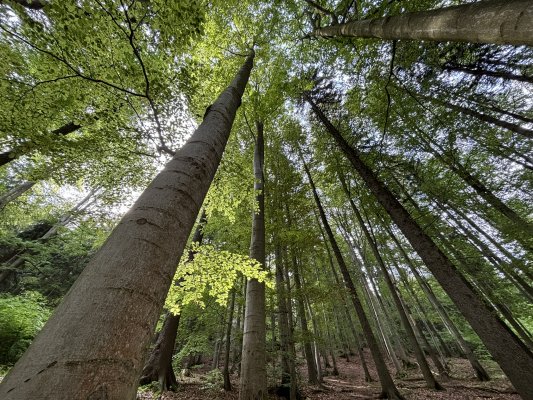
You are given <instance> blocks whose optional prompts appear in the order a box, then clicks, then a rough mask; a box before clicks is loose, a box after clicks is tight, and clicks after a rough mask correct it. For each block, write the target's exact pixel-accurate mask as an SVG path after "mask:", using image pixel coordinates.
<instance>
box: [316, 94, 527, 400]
mask: <svg viewBox="0 0 533 400" xmlns="http://www.w3.org/2000/svg"><path fill="white" fill-rule="evenodd" d="M306 99H307V101H308V102H309V104H310V105H311V107H312V108H313V111H314V112H315V114H316V115H317V117H318V118H319V120H320V121H321V122H322V123H323V124H324V126H325V127H326V128H327V130H328V132H329V133H330V135H331V136H332V137H333V138H334V139H335V141H336V143H337V145H338V146H339V148H340V149H341V150H342V152H343V153H344V154H345V155H346V157H347V158H348V160H349V161H350V163H351V164H352V166H353V167H354V169H355V170H356V171H357V172H358V174H359V176H360V177H361V178H362V179H363V180H364V182H365V183H366V185H367V187H368V188H369V189H370V191H371V192H372V194H373V195H374V196H375V197H376V199H377V200H378V202H379V203H380V204H381V205H382V206H383V208H384V209H385V210H386V211H387V213H388V214H389V215H390V216H391V218H392V220H393V221H394V222H395V223H396V225H397V226H398V227H399V228H400V230H401V231H402V233H403V234H404V235H405V237H406V238H407V239H408V240H409V242H410V243H411V246H413V248H414V249H415V250H416V252H417V253H418V254H419V256H420V257H421V258H422V260H423V261H424V263H425V264H426V265H427V267H428V268H429V270H430V271H431V272H432V274H433V276H434V277H435V278H436V279H437V281H438V282H439V283H440V285H441V286H442V288H443V289H444V290H445V291H446V293H448V295H449V296H450V298H451V299H452V301H453V302H454V303H455V305H456V306H457V308H458V309H459V310H460V311H461V313H462V314H463V315H464V317H465V318H466V320H467V321H468V322H469V323H470V325H471V326H472V328H473V329H474V331H475V332H476V333H477V334H478V336H479V337H480V339H481V340H482V341H483V343H484V344H485V346H486V347H487V349H488V350H489V352H490V353H491V354H492V356H493V357H494V359H495V360H496V362H497V363H498V364H499V365H500V367H501V368H502V370H503V371H504V373H505V374H506V375H507V377H508V378H509V379H510V381H511V382H512V384H513V385H514V387H515V389H516V390H517V391H518V392H519V393H520V394H521V396H522V397H523V398H524V399H526V400H532V399H533V391H531V372H530V371H533V354H532V353H531V351H530V350H529V349H528V348H527V347H526V346H525V345H524V344H523V343H522V342H521V341H520V339H519V338H517V337H516V335H515V334H514V333H513V332H512V331H511V330H510V329H509V328H508V327H507V326H506V325H505V324H504V323H503V322H502V320H501V319H500V318H498V316H497V315H495V314H494V312H493V310H492V307H490V306H489V305H488V304H486V303H485V302H484V301H483V299H482V298H481V297H480V296H479V294H478V293H476V291H475V290H474V288H473V287H472V286H471V285H470V284H469V283H468V282H467V281H466V280H465V278H464V277H463V276H462V275H461V273H460V272H459V271H458V270H457V268H456V267H455V265H454V264H452V262H451V261H450V260H449V259H448V257H447V256H446V255H445V254H444V253H443V252H442V251H441V250H440V249H439V248H438V247H437V245H436V244H435V243H434V242H433V240H432V239H431V238H430V237H429V236H428V235H427V234H426V233H425V232H424V230H423V229H422V228H421V227H420V226H419V225H418V223H417V222H416V221H415V220H414V219H413V217H411V215H410V214H409V212H408V211H407V210H406V209H405V208H404V207H403V206H402V205H401V204H400V202H399V201H398V200H397V199H396V197H394V195H393V194H392V192H391V191H390V190H389V189H388V188H387V187H386V186H385V184H384V183H383V182H381V181H380V180H379V179H378V177H377V176H376V174H375V173H374V172H373V171H372V170H371V169H370V168H369V167H368V166H367V165H366V164H365V163H364V162H363V160H362V159H361V157H360V154H359V152H358V151H357V150H356V149H354V148H352V147H351V146H350V145H349V144H348V142H346V140H345V139H344V137H343V136H342V135H341V133H340V132H339V131H338V130H337V129H336V128H335V127H334V126H333V125H332V124H331V122H330V121H329V120H328V119H327V117H326V116H325V115H324V113H323V112H322V111H321V110H320V109H319V108H318V107H317V105H316V104H315V103H314V102H313V101H312V100H311V98H310V97H309V96H307V97H306Z"/></svg>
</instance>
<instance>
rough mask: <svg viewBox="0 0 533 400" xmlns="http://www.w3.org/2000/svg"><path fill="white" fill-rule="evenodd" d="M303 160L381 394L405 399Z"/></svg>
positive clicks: (389, 397)
mask: <svg viewBox="0 0 533 400" xmlns="http://www.w3.org/2000/svg"><path fill="white" fill-rule="evenodd" d="M302 162H303V166H304V170H305V173H306V175H307V178H308V180H309V185H310V186H311V190H312V193H313V198H314V199H315V203H316V206H317V208H318V213H319V215H320V219H321V221H322V226H323V228H324V231H325V232H326V235H327V238H328V240H329V243H330V244H331V248H332V250H333V254H334V255H335V258H336V259H337V264H338V265H339V268H340V270H341V274H342V277H343V279H344V284H345V285H346V288H347V289H348V291H349V292H350V297H351V299H352V303H353V305H354V308H355V311H356V313H357V317H358V319H359V322H360V323H361V328H362V330H363V334H364V336H365V339H366V342H367V345H368V347H369V348H370V352H371V354H372V358H373V359H374V364H375V365H376V370H377V373H378V376H379V381H380V383H381V396H383V397H384V398H388V399H403V397H402V395H401V394H400V392H399V391H398V389H397V388H396V385H395V384H394V381H393V379H392V377H391V375H390V373H389V370H388V369H387V365H386V364H385V360H384V359H383V355H382V354H381V351H380V349H379V346H378V342H377V340H376V337H375V336H374V333H373V332H372V328H371V326H370V321H369V320H368V318H367V316H366V314H365V311H364V308H363V305H362V304H361V300H360V299H359V295H358V294H357V291H356V289H355V285H354V283H353V281H352V278H351V276H350V273H349V272H348V267H347V266H346V262H345V261H344V257H343V256H342V253H341V250H340V248H339V245H338V244H337V241H336V239H335V236H334V235H333V231H332V230H331V227H330V225H329V222H328V220H327V217H326V213H325V211H324V208H323V207H322V203H321V202H320V198H319V197H318V193H317V190H316V187H315V184H314V182H313V179H312V177H311V172H310V171H309V168H308V167H307V164H305V162H304V161H303V158H302Z"/></svg>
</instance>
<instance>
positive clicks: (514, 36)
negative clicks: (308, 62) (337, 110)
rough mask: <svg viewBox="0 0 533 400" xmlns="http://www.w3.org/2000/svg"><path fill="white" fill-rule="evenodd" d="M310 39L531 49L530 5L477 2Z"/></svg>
mask: <svg viewBox="0 0 533 400" xmlns="http://www.w3.org/2000/svg"><path fill="white" fill-rule="evenodd" d="M313 35H314V36H321V37H336V36H348V37H357V38H379V39H391V40H398V39H413V40H434V41H441V42H446V41H451V42H472V43H494V44H514V45H529V46H531V45H533V4H531V1H529V0H489V1H478V2H475V3H470V4H464V5H460V6H454V7H446V8H440V9H436V10H430V11H419V12H410V13H404V14H400V15H395V16H390V17H384V18H376V19H369V20H362V21H361V20H360V21H351V22H347V23H345V24H338V25H331V26H327V27H324V28H319V29H315V30H314V32H313Z"/></svg>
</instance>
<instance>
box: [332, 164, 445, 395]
mask: <svg viewBox="0 0 533 400" xmlns="http://www.w3.org/2000/svg"><path fill="white" fill-rule="evenodd" d="M339 180H340V182H341V186H342V188H343V190H344V193H345V194H346V197H347V198H348V201H349V202H350V206H351V207H352V211H353V213H354V214H355V217H356V218H357V222H358V223H359V227H360V228H361V230H362V231H363V234H364V236H365V238H366V241H367V243H368V245H369V246H370V249H371V250H372V254H373V255H374V259H375V260H376V262H377V264H378V266H379V268H380V270H381V276H382V277H383V279H384V280H385V284H386V285H387V287H388V288H389V293H390V295H391V297H392V300H393V301H394V304H395V306H396V311H397V312H398V315H399V316H400V321H401V323H402V326H403V329H404V330H405V334H406V336H407V339H408V340H409V344H410V345H411V348H412V349H413V351H414V353H415V357H416V360H417V361H418V365H419V367H420V371H421V372H422V375H423V376H424V380H425V381H426V385H427V387H428V388H430V389H436V390H441V389H442V386H441V385H440V384H439V383H438V382H437V380H436V379H435V377H434V376H433V373H432V372H431V368H430V367H429V364H428V362H427V360H426V357H425V356H424V352H423V351H422V348H421V347H420V344H419V343H418V341H417V340H416V336H415V332H414V327H413V326H411V323H410V322H409V318H408V316H407V313H406V310H404V308H403V304H402V301H401V299H400V296H399V295H398V293H397V292H396V288H395V286H394V283H393V282H392V279H391V277H390V276H389V271H388V270H387V267H386V266H385V262H384V261H383V258H382V257H381V254H380V253H379V250H378V247H377V244H376V242H375V241H374V238H373V236H372V235H371V234H370V231H369V230H368V228H367V226H366V224H365V222H364V220H363V217H362V216H361V213H360V212H359V209H358V208H357V206H356V205H355V203H354V201H353V200H352V197H351V194H350V192H349V190H348V186H346V181H345V179H344V177H343V176H342V174H339Z"/></svg>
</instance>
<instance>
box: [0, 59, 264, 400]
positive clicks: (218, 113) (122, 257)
mask: <svg viewBox="0 0 533 400" xmlns="http://www.w3.org/2000/svg"><path fill="white" fill-rule="evenodd" d="M253 56H254V53H253V52H252V53H251V54H250V56H249V57H247V59H246V62H245V63H244V65H243V67H242V68H241V69H240V71H239V72H238V74H237V76H236V77H235V79H234V80H233V82H232V83H231V84H230V86H229V87H228V88H227V89H226V90H224V92H222V94H221V95H220V96H219V98H218V99H217V100H216V101H215V102H214V103H213V105H211V107H210V109H209V110H208V111H207V113H206V115H205V118H204V121H203V122H202V123H201V124H200V126H199V127H198V129H196V131H195V133H194V134H193V135H192V136H191V138H190V139H189V140H188V141H187V142H186V143H185V144H184V145H183V147H182V148H181V149H180V150H179V151H177V152H176V154H175V156H174V157H173V158H172V160H171V161H170V162H169V163H168V164H167V165H166V167H165V168H164V169H163V171H161V172H160V173H159V174H158V175H157V177H156V178H155V179H154V181H153V182H152V183H151V185H150V186H149V187H148V188H147V189H146V190H145V191H144V193H143V194H142V195H141V196H140V197H139V199H138V200H137V201H136V202H135V204H134V205H133V206H132V208H131V209H130V211H129V212H128V213H127V214H126V215H125V216H124V218H123V219H122V221H121V222H120V223H119V225H118V226H117V227H116V228H115V229H114V231H113V232H112V233H111V235H110V236H109V238H108V239H107V241H106V242H105V243H104V245H103V246H102V247H101V248H100V250H99V251H98V252H97V253H96V255H95V256H94V257H93V258H92V259H91V261H90V262H89V264H88V265H87V266H86V267H85V269H84V270H83V272H82V274H81V275H80V277H79V278H78V279H77V281H76V283H75V284H74V286H73V287H72V288H71V289H70V291H69V292H68V294H67V295H66V296H65V298H64V299H63V302H62V303H61V304H60V305H59V307H58V308H57V309H56V310H55V312H54V314H53V315H52V317H51V318H50V319H49V320H48V322H47V323H46V325H45V326H44V328H43V329H42V331H41V332H40V333H39V334H38V335H37V337H36V338H35V340H34V341H33V343H32V344H31V345H30V347H29V348H28V350H27V351H26V353H25V354H24V355H23V356H22V358H21V359H20V360H19V361H18V362H17V364H16V365H15V366H14V367H13V368H12V369H11V370H10V371H9V373H8V375H7V376H6V377H5V378H4V380H3V381H2V383H1V384H0V397H1V398H2V399H3V400H25V399H31V398H49V399H54V400H63V399H65V400H66V399H74V398H83V399H87V398H94V399H97V398H99V399H100V398H105V397H107V398H110V399H118V398H121V399H129V398H134V397H135V395H136V391H137V384H138V380H139V375H140V373H141V370H142V367H143V360H144V355H145V352H146V350H147V348H148V344H149V342H150V340H151V338H152V335H153V331H154V328H155V326H156V323H157V320H158V318H159V315H160V313H161V309H162V307H163V304H164V301H165V297H166V294H167V292H168V288H169V287H170V285H171V283H172V278H173V276H174V272H175V270H176V267H177V264H178V261H179V259H180V257H181V255H182V253H183V249H184V248H185V244H186V242H187V239H188V236H189V234H190V232H191V230H192V227H193V225H194V222H195V219H196V217H197V215H198V211H199V210H200V207H201V205H202V202H203V200H204V197H205V195H206V193H207V190H208V189H209V186H210V184H211V181H212V179H213V177H214V175H215V172H216V170H217V167H218V164H219V162H220V158H221V157H222V153H223V152H224V148H225V145H226V142H227V139H228V137H229V133H230V129H231V126H232V123H233V120H234V118H235V113H236V112H237V109H238V107H239V105H240V103H241V96H242V93H243V92H244V89H245V86H246V83H247V82H248V77H249V75H250V71H251V69H252V65H253Z"/></svg>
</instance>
